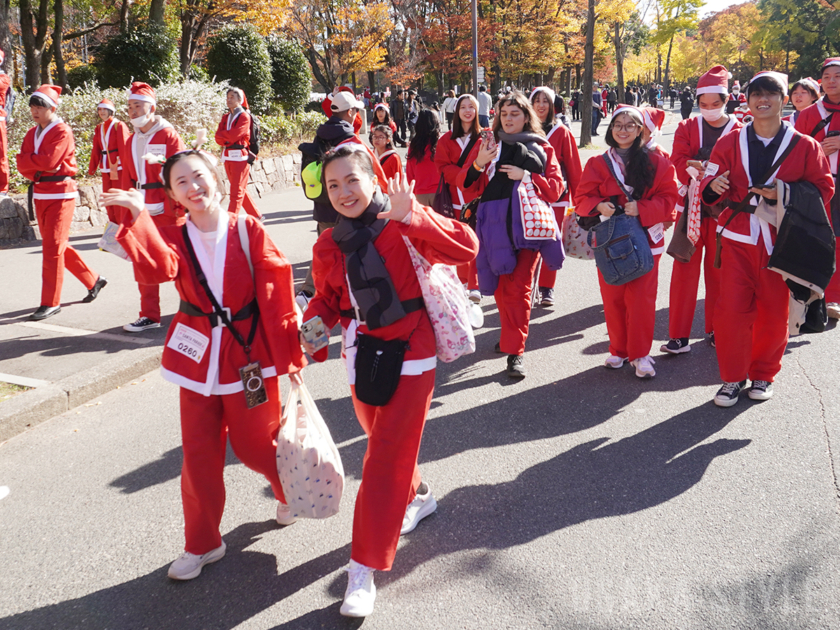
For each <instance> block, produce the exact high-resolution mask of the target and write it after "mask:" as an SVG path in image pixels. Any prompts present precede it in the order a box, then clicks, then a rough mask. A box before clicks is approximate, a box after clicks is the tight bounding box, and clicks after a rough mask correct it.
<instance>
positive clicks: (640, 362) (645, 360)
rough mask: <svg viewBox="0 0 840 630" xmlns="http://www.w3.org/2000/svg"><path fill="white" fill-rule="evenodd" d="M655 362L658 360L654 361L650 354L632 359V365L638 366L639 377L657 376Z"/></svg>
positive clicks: (637, 374) (637, 373)
mask: <svg viewBox="0 0 840 630" xmlns="http://www.w3.org/2000/svg"><path fill="white" fill-rule="evenodd" d="M654 363H656V361H654V360H653V359H652V358H651V357H650V356H646V357H641V358H640V359H633V360H632V361H630V365H632V366H633V367H635V368H636V376H638V377H639V378H653V377H654V376H656V370H654V369H653V364H654Z"/></svg>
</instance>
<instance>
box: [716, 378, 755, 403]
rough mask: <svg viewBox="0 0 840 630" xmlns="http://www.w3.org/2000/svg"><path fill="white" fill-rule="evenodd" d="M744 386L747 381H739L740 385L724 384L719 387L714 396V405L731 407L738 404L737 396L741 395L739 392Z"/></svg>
mask: <svg viewBox="0 0 840 630" xmlns="http://www.w3.org/2000/svg"><path fill="white" fill-rule="evenodd" d="M746 384H747V381H741V382H740V383H724V384H723V385H721V388H720V389H719V390H718V392H717V394H715V404H716V405H717V406H718V407H731V406H732V405H734V404H735V403H736V402H738V396H740V395H741V390H742V389H744V386H745V385H746Z"/></svg>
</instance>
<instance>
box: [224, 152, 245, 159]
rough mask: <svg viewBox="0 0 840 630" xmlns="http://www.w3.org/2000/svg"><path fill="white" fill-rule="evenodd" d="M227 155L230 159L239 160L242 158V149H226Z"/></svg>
mask: <svg viewBox="0 0 840 630" xmlns="http://www.w3.org/2000/svg"><path fill="white" fill-rule="evenodd" d="M227 156H228V158H230V159H231V160H239V159H241V158H242V149H228V153H227Z"/></svg>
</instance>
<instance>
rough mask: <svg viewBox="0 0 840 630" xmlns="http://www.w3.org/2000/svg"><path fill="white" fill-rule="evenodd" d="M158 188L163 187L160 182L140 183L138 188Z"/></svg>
mask: <svg viewBox="0 0 840 630" xmlns="http://www.w3.org/2000/svg"><path fill="white" fill-rule="evenodd" d="M158 188H163V184H162V183H161V182H152V183H151V184H140V190H157V189H158Z"/></svg>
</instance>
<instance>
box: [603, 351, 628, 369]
mask: <svg viewBox="0 0 840 630" xmlns="http://www.w3.org/2000/svg"><path fill="white" fill-rule="evenodd" d="M625 363H627V357H617V356H615V355H614V354H611V355H610V356H608V357H607V360H606V361H604V367H608V368H611V369H613V370H617V369H618V368H620V367H621V366H623V365H624V364H625Z"/></svg>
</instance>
